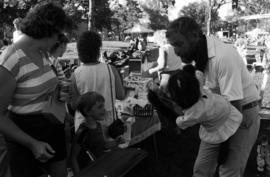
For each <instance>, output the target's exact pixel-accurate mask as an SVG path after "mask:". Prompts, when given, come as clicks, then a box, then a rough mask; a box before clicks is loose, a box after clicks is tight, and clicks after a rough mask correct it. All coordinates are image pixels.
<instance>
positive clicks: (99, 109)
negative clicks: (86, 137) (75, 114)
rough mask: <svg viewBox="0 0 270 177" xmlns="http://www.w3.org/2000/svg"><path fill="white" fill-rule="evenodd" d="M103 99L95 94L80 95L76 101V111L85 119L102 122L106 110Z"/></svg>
mask: <svg viewBox="0 0 270 177" xmlns="http://www.w3.org/2000/svg"><path fill="white" fill-rule="evenodd" d="M104 102H105V99H104V97H103V96H102V95H100V94H99V93H97V92H87V93H85V94H83V95H81V96H80V97H79V99H78V101H77V110H78V111H79V112H80V113H81V114H82V115H83V116H84V117H85V118H86V119H87V118H88V117H92V118H94V119H95V120H103V119H104V115H105V114H106V110H105V107H104Z"/></svg>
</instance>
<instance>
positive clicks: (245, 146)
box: [166, 17, 260, 177]
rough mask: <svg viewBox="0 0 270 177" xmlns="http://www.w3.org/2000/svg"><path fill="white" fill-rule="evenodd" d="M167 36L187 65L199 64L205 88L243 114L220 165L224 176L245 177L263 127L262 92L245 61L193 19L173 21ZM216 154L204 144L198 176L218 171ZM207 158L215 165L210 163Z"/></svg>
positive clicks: (197, 167)
mask: <svg viewBox="0 0 270 177" xmlns="http://www.w3.org/2000/svg"><path fill="white" fill-rule="evenodd" d="M166 37H167V38H168V41H169V43H170V44H171V45H172V46H173V47H174V50H175V53H176V54H177V55H178V56H180V57H181V59H182V61H183V62H184V63H192V62H194V63H195V67H196V70H197V71H198V72H196V74H197V73H198V74H199V75H204V76H205V82H204V84H203V85H205V86H206V87H208V88H209V89H210V90H212V91H213V92H214V93H217V94H220V95H222V96H224V97H225V98H226V99H227V100H229V101H230V102H231V104H232V105H233V106H235V107H236V108H237V109H238V110H239V111H240V112H241V113H242V114H243V121H242V123H241V125H240V127H239V129H238V130H237V131H236V133H235V134H234V135H233V136H232V137H231V138H230V141H229V144H228V146H229V156H228V157H227V159H226V161H225V162H224V163H223V164H222V165H220V166H219V176H220V177H242V176H243V175H244V172H245V167H246V163H247V160H248V157H249V154H250V152H251V149H252V146H253V145H254V143H255V141H256V138H257V135H258V132H259V127H260V118H259V106H258V104H259V102H258V100H259V99H260V96H259V91H258V89H257V88H256V86H255V83H254V81H253V79H252V77H251V75H250V73H249V72H248V70H247V67H246V65H245V63H244V62H243V59H242V58H241V56H240V55H239V53H238V52H237V51H236V49H235V48H234V46H232V45H228V44H225V43H223V42H221V41H220V40H219V39H217V38H215V37H213V36H205V35H203V33H202V30H201V28H200V26H199V25H198V24H197V23H196V22H195V21H194V20H193V19H192V18H190V17H179V18H178V19H176V20H174V21H172V22H171V23H170V24H169V26H168V28H167V33H166ZM198 74H197V75H198ZM212 152H213V151H212V149H211V147H210V148H209V146H207V145H206V144H205V143H204V142H201V145H200V151H199V154H198V158H197V160H196V162H195V167H194V174H193V175H194V176H196V177H209V175H208V174H209V173H210V171H215V170H216V163H214V157H215V154H214V153H212ZM206 159H207V161H208V162H211V163H208V164H206V163H205V160H206ZM210 159H212V160H210Z"/></svg>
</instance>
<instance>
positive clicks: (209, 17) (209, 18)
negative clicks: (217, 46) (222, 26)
mask: <svg viewBox="0 0 270 177" xmlns="http://www.w3.org/2000/svg"><path fill="white" fill-rule="evenodd" d="M208 2H209V4H208V18H207V27H206V30H207V36H210V34H211V17H212V13H211V12H212V0H208Z"/></svg>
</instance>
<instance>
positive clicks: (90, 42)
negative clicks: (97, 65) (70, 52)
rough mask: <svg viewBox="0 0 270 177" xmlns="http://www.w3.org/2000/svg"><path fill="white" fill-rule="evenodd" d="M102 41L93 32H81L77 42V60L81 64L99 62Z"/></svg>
mask: <svg viewBox="0 0 270 177" xmlns="http://www.w3.org/2000/svg"><path fill="white" fill-rule="evenodd" d="M101 46H102V40H101V37H100V35H99V34H98V33H96V32H94V31H85V32H83V33H82V34H81V35H80V36H79V39H78V41H77V50H78V55H79V59H80V60H81V61H82V62H83V63H94V62H97V61H98V60H99V55H100V48H101Z"/></svg>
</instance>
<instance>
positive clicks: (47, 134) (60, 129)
mask: <svg viewBox="0 0 270 177" xmlns="http://www.w3.org/2000/svg"><path fill="white" fill-rule="evenodd" d="M9 117H10V118H11V119H12V120H13V122H14V123H15V124H16V125H17V126H18V127H19V128H20V129H22V130H23V131H24V132H25V133H27V134H28V135H30V136H32V137H33V138H35V139H37V140H39V141H43V142H46V143H48V144H49V145H50V146H51V147H52V148H53V149H54V150H55V152H56V153H55V155H54V157H53V158H51V159H50V160H48V161H47V162H45V163H42V162H40V161H38V160H36V159H35V157H34V155H33V153H32V151H31V150H30V149H28V148H27V147H24V146H22V145H20V144H18V143H16V142H14V141H12V140H9V139H7V146H8V152H9V155H10V169H11V173H12V176H13V177H30V176H31V177H35V176H40V175H41V174H44V173H45V171H44V168H43V167H44V166H46V165H48V164H50V163H52V162H58V161H62V160H64V159H65V158H66V155H67V154H66V152H67V151H66V144H65V131H64V124H61V123H57V121H54V120H55V119H56V118H55V117H54V116H53V115H51V114H35V115H32V114H31V115H30V114H28V115H18V114H14V113H9Z"/></svg>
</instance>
